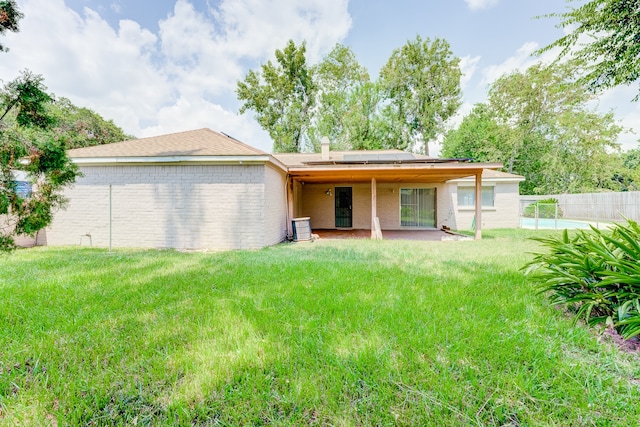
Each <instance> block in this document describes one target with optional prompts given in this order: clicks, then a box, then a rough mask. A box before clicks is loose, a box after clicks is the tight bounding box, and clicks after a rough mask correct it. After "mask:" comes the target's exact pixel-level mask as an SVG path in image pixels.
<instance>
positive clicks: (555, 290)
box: [525, 220, 640, 339]
mask: <svg viewBox="0 0 640 427" xmlns="http://www.w3.org/2000/svg"><path fill="white" fill-rule="evenodd" d="M534 240H537V241H539V242H541V243H542V244H543V245H544V246H546V247H547V248H549V249H550V251H549V253H538V254H535V255H536V256H535V258H534V260H533V261H531V262H530V263H529V264H527V265H526V266H525V268H526V272H527V274H532V273H533V274H535V277H536V278H538V279H540V280H541V281H542V284H541V292H548V293H549V299H550V300H551V302H552V304H561V305H565V306H566V307H567V308H568V309H569V310H571V311H573V312H574V313H575V314H576V318H575V320H576V321H577V320H579V319H581V318H582V319H584V320H586V321H587V322H588V324H589V325H596V324H599V323H607V324H610V325H613V326H614V327H615V328H616V330H617V331H618V332H619V333H620V334H621V335H622V336H623V337H624V338H625V339H628V338H631V337H634V336H636V335H638V334H640V226H639V225H638V223H637V222H635V221H631V220H628V221H627V223H626V224H616V225H614V226H613V227H612V229H611V231H610V232H608V231H600V230H598V229H596V228H593V227H592V228H591V230H589V231H587V230H584V231H583V230H581V231H577V232H576V234H575V236H574V237H573V238H570V237H569V233H568V232H567V231H566V230H565V231H564V234H563V235H562V237H544V238H534Z"/></svg>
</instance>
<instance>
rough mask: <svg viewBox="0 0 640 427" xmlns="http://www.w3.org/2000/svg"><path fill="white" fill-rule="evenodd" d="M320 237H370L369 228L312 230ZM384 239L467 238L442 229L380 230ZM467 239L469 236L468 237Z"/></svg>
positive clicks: (427, 239)
mask: <svg viewBox="0 0 640 427" xmlns="http://www.w3.org/2000/svg"><path fill="white" fill-rule="evenodd" d="M312 233H313V234H317V235H318V236H319V237H320V239H370V238H371V230H316V229H314V230H313V231H312ZM382 238H383V239H386V240H422V241H441V240H467V236H460V235H458V234H452V233H447V232H445V231H443V230H382ZM468 239H469V240H470V239H471V237H469V238H468Z"/></svg>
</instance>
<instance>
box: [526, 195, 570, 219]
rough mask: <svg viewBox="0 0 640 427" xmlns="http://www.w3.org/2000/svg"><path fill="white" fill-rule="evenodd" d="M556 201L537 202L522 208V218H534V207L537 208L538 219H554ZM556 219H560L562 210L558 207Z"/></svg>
mask: <svg viewBox="0 0 640 427" xmlns="http://www.w3.org/2000/svg"><path fill="white" fill-rule="evenodd" d="M557 204H558V200H557V199H544V200H538V201H537V202H535V203H532V204H530V205H529V206H527V207H526V208H524V212H523V216H525V217H526V218H535V217H536V207H537V208H538V218H555V217H556V205H557ZM558 218H562V209H560V207H558Z"/></svg>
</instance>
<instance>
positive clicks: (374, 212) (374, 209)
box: [371, 177, 378, 240]
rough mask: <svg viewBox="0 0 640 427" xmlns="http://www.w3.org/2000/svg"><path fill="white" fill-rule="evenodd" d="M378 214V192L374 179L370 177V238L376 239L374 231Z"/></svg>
mask: <svg viewBox="0 0 640 427" xmlns="http://www.w3.org/2000/svg"><path fill="white" fill-rule="evenodd" d="M377 216H378V192H377V184H376V179H375V178H373V177H372V178H371V238H372V239H374V240H375V239H377V238H378V234H377V233H376V217H377Z"/></svg>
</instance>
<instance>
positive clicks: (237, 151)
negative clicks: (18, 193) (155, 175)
mask: <svg viewBox="0 0 640 427" xmlns="http://www.w3.org/2000/svg"><path fill="white" fill-rule="evenodd" d="M68 154H69V157H71V158H72V159H88V158H93V159H98V158H122V157H131V158H142V157H156V158H157V157H191V156H216V157H217V156H266V155H268V154H267V153H265V152H264V151H262V150H258V149H257V148H253V147H251V146H249V145H247V144H245V143H243V142H240V141H238V140H237V139H234V138H231V137H229V136H227V135H224V134H222V133H219V132H215V131H212V130H211V129H206V128H204V129H197V130H192V131H186V132H178V133H172V134H168V135H160V136H152V137H149V138H140V139H133V140H130V141H123V142H116V143H113V144H105V145H96V146H93V147H85V148H76V149H73V150H69V151H68Z"/></svg>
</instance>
